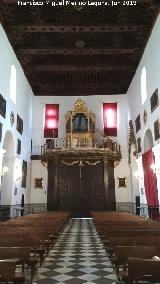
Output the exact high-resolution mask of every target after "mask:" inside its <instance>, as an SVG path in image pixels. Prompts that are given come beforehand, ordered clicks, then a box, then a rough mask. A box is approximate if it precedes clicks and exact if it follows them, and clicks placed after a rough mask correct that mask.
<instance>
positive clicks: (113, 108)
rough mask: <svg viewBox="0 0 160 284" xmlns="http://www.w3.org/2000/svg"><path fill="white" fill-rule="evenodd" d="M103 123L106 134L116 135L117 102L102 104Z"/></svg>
mask: <svg viewBox="0 0 160 284" xmlns="http://www.w3.org/2000/svg"><path fill="white" fill-rule="evenodd" d="M103 125H104V133H105V134H106V135H107V136H117V103H104V104H103Z"/></svg>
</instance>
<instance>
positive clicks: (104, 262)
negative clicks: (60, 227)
mask: <svg viewBox="0 0 160 284" xmlns="http://www.w3.org/2000/svg"><path fill="white" fill-rule="evenodd" d="M116 280H117V278H116V275H115V273H114V271H113V268H112V265H111V262H110V261H109V258H108V256H107V254H106V252H105V250H104V248H103V245H102V243H101V241H100V239H99V238H98V235H97V233H96V229H95V227H94V224H93V221H92V219H72V220H71V221H70V224H69V226H67V227H66V228H65V229H64V231H63V233H62V235H61V237H60V238H59V240H58V242H57V243H56V245H55V246H54V248H53V250H51V251H50V253H49V256H48V257H46V258H45V262H44V264H43V266H42V267H41V268H38V273H37V275H36V276H35V278H34V284H54V283H56V284H83V283H86V284H87V283H88V284H95V283H97V284H104V283H105V284H115V283H116Z"/></svg>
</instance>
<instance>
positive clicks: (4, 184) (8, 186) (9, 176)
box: [1, 131, 15, 205]
mask: <svg viewBox="0 0 160 284" xmlns="http://www.w3.org/2000/svg"><path fill="white" fill-rule="evenodd" d="M3 149H5V150H6V152H5V154H4V156H3V161H2V166H3V167H7V168H8V172H6V173H5V174H4V175H3V176H2V179H1V205H11V204H12V189H13V176H14V157H15V151H14V138H13V135H12V132H11V131H7V132H6V134H5V137H4V144H3Z"/></svg>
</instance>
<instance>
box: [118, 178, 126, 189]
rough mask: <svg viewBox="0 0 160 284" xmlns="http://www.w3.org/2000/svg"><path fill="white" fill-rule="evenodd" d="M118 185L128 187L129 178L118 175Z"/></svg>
mask: <svg viewBox="0 0 160 284" xmlns="http://www.w3.org/2000/svg"><path fill="white" fill-rule="evenodd" d="M117 180H118V187H127V179H126V177H118V178H117Z"/></svg>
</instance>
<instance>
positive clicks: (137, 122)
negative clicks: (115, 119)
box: [135, 114, 141, 133]
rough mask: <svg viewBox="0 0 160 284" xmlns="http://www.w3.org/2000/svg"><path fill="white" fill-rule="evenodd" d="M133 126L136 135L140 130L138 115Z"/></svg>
mask: <svg viewBox="0 0 160 284" xmlns="http://www.w3.org/2000/svg"><path fill="white" fill-rule="evenodd" d="M135 126H136V133H137V132H138V131H139V130H140V129H141V117H140V114H139V115H138V116H137V117H136V120H135Z"/></svg>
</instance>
